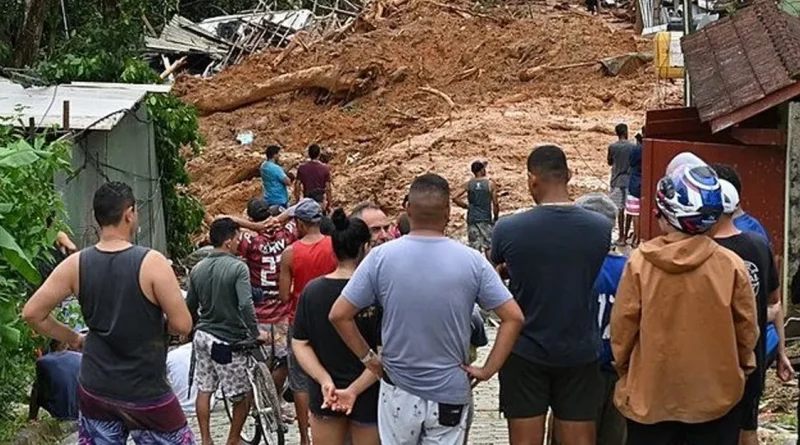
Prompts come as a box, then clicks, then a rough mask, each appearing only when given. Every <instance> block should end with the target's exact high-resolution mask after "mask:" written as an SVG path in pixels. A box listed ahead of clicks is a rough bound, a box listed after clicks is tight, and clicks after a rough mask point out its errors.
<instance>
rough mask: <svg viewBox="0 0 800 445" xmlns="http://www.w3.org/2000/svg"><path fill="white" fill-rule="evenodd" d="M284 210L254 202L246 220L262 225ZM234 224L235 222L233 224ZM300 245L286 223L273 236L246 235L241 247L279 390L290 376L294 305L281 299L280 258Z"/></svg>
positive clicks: (295, 232)
mask: <svg viewBox="0 0 800 445" xmlns="http://www.w3.org/2000/svg"><path fill="white" fill-rule="evenodd" d="M281 211H282V208H281V207H278V206H272V207H267V204H266V203H265V202H264V201H263V200H261V199H252V200H250V202H249V203H248V204H247V216H248V217H249V219H250V222H252V223H263V222H264V221H266V220H267V218H269V217H270V216H277V215H279V214H280V213H281ZM234 221H235V220H234ZM295 241H297V229H296V227H295V223H294V221H291V220H290V221H289V222H287V223H286V224H285V225H284V226H283V227H280V228H278V229H276V230H274V231H271V232H244V233H243V234H242V240H241V242H240V243H239V255H240V256H241V257H242V258H244V259H245V261H246V262H247V267H248V269H250V285H251V287H252V291H253V304H254V305H255V310H256V320H257V321H258V328H259V329H260V330H261V331H264V332H268V333H269V334H270V336H271V337H272V338H271V341H270V342H269V346H268V347H267V348H266V350H267V352H269V353H270V354H271V355H272V354H274V357H273V358H274V359H275V360H276V366H274V367H273V370H272V379H273V380H274V381H275V387H276V388H278V390H280V389H281V388H283V384H284V383H285V382H286V377H287V376H288V372H289V369H288V365H287V357H288V353H289V350H288V347H289V345H288V341H289V340H288V339H289V316H290V314H291V313H292V307H291V304H288V303H284V302H283V301H281V299H280V295H279V291H278V279H279V278H280V264H281V255H282V254H283V252H284V250H286V248H288V247H289V246H290V245H291V244H292V243H294V242H295Z"/></svg>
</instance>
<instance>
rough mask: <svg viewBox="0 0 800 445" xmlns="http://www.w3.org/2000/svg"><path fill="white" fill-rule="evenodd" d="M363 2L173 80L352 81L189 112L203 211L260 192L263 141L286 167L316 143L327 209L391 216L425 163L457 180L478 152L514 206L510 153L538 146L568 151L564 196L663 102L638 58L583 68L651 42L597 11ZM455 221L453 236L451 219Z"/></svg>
mask: <svg viewBox="0 0 800 445" xmlns="http://www.w3.org/2000/svg"><path fill="white" fill-rule="evenodd" d="M373 5H380V7H374V6H373V8H372V9H371V10H369V11H365V12H364V13H363V14H362V16H361V18H360V19H359V20H357V21H356V22H355V24H354V25H353V26H352V27H351V28H350V29H348V30H346V31H345V32H343V33H341V34H340V35H338V36H336V37H334V38H331V39H328V40H326V41H318V42H316V43H308V44H306V43H302V44H295V45H291V46H290V47H288V49H283V50H274V51H272V52H267V53H263V54H259V55H254V56H251V57H250V58H248V59H247V60H246V61H245V62H244V63H243V64H241V65H238V66H234V67H231V68H229V69H227V70H225V71H223V72H222V73H220V74H218V75H216V76H215V77H213V78H211V79H208V80H203V79H199V78H195V77H189V76H184V77H182V78H180V79H179V80H178V83H177V85H176V88H175V91H176V93H177V94H179V95H181V96H182V97H183V99H184V100H186V101H188V102H192V103H197V104H205V105H206V106H208V104H212V105H211V106H212V107H213V104H216V103H220V102H224V101H225V100H227V99H229V98H230V97H237V96H242V95H246V94H248V93H249V92H251V90H252V89H254V88H256V87H258V86H264V85H270V82H273V83H274V80H275V79H276V78H277V76H280V75H285V74H292V73H298V72H301V75H302V73H303V72H308V71H307V70H309V69H313V68H318V67H319V69H320V70H322V71H325V72H327V73H330V72H331V70H333V72H334V73H337V75H339V76H340V77H341V79H342V81H347V79H351V80H352V79H354V78H356V82H360V83H358V85H359V88H358V89H357V91H356V89H353V90H351V93H350V94H345V95H338V94H329V92H326V91H324V90H320V89H308V88H298V89H294V90H292V91H289V92H285V93H282V94H276V95H271V96H270V97H268V98H267V99H265V100H261V101H257V102H254V103H251V104H249V105H247V106H243V107H238V108H236V109H232V110H230V111H224V112H208V111H207V112H206V113H205V115H204V116H203V117H202V118H201V120H200V123H201V130H202V133H203V135H204V136H205V138H206V141H207V146H206V148H205V151H204V152H203V154H202V155H201V156H199V157H197V158H195V159H192V160H191V161H190V163H189V169H190V173H191V175H192V178H193V181H194V184H193V185H192V192H194V193H195V194H196V195H197V196H199V197H200V198H201V199H202V201H203V202H204V203H205V205H206V208H207V213H208V216H209V217H211V216H213V215H216V214H220V213H232V212H237V213H238V212H241V211H242V209H243V208H244V205H245V203H246V202H247V200H248V199H249V198H251V197H254V196H258V195H259V193H260V190H261V185H260V181H259V179H258V167H259V164H260V163H261V161H262V160H263V149H264V147H265V146H266V145H268V144H272V143H278V144H280V145H282V146H283V147H284V148H285V150H284V156H283V164H284V166H285V167H287V168H288V169H290V170H291V169H293V168H294V167H295V166H296V165H297V163H298V162H299V161H300V160H301V159H302V157H303V153H304V152H305V148H306V147H307V146H308V145H309V144H311V143H317V144H320V145H321V146H322V147H323V150H324V151H326V152H328V153H330V154H331V156H332V160H331V163H330V164H331V167H332V169H333V172H334V197H335V201H336V203H335V204H337V205H344V206H346V207H349V206H352V205H354V204H355V203H357V202H359V201H362V200H367V199H369V200H374V201H376V202H377V203H379V204H380V205H382V206H384V207H385V208H386V209H387V211H389V212H390V213H392V212H395V211H397V209H398V208H399V206H400V204H401V200H402V197H403V195H404V193H405V190H406V188H407V186H408V184H409V183H410V182H411V180H412V179H413V178H414V177H415V176H416V175H419V174H421V173H423V172H428V171H433V172H437V173H440V174H442V175H444V176H445V177H446V178H447V179H448V180H450V181H451V183H452V184H454V185H455V184H460V183H462V181H464V180H466V179H468V177H469V175H470V172H469V164H470V163H471V162H472V161H473V160H476V159H485V160H488V161H489V174H490V175H491V176H492V177H493V178H494V179H495V180H496V182H497V183H498V184H499V185H500V187H501V188H502V190H503V194H502V196H503V197H502V201H501V205H502V207H503V209H504V210H505V211H510V210H512V209H517V208H520V207H523V206H527V205H529V202H530V198H529V197H528V196H527V192H526V186H525V176H524V162H525V158H526V156H527V154H528V153H529V151H530V149H531V148H533V147H534V146H536V145H539V144H543V143H556V144H559V145H560V146H562V147H564V148H565V150H566V151H567V154H568V156H569V158H570V161H571V168H572V169H573V180H572V182H571V185H572V191H573V193H574V194H578V193H581V192H583V191H586V190H591V189H603V188H604V187H605V185H604V184H605V182H606V180H607V176H608V167H607V165H606V160H605V152H606V147H607V145H608V144H609V143H610V142H611V141H613V139H614V136H613V127H614V125H615V124H616V123H618V122H627V123H629V124H630V125H631V127H632V128H633V129H636V128H639V126H640V125H641V123H642V121H643V120H644V111H645V110H646V109H647V108H652V107H657V106H659V105H663V104H664V103H669V102H670V99H672V101H673V102H674V98H672V97H671V95H670V94H666V93H665V91H669V89H666V90H665V89H664V87H663V86H659V85H657V83H656V79H655V76H654V73H653V69H652V63H647V62H640V61H638V59H637V60H633V61H632V63H629V64H627V65H626V66H625V67H624V69H623V70H622V71H621V72H620V73H619V74H618V75H616V76H610V75H608V74H607V73H606V72H605V70H604V69H603V66H602V65H601V64H600V63H597V61H599V60H600V59H604V58H608V57H612V56H618V55H623V54H628V53H634V52H651V51H652V42H651V41H649V40H644V39H642V38H641V37H637V36H635V34H634V33H633V31H632V30H630V28H629V27H628V26H627V25H625V24H622V23H617V22H614V21H613V19H612V18H611V16H610V15H600V16H589V15H588V14H586V13H584V12H583V11H581V10H580V8H579V7H578V6H577V5H572V6H570V5H564V4H562V5H556V4H554V3H553V4H551V5H545V4H538V5H537V6H531V5H528V6H524V7H518V8H511V7H504V8H496V9H476V7H474V6H473V5H472V4H471V3H468V2H459V1H456V2H452V1H451V2H449V3H448V4H444V3H438V2H434V1H424V0H411V1H402V0H400V1H398V0H395V1H394V2H383V3H381V2H379V3H374V4H373ZM309 41H310V39H309ZM304 70H306V71H304ZM312 71H313V70H312ZM358 76H361V77H360V78H357V77H358ZM289 77H290V78H292V76H289ZM292 79H293V78H292ZM334 80H335V79H334ZM300 81H302V79H300ZM328 81H330V79H328ZM334 83H335V82H334ZM289 89H291V87H290V88H289ZM353 91H355V92H353ZM246 131H252V132H253V133H254V135H255V140H254V143H253V144H252V145H250V146H243V145H239V143H238V142H237V141H236V136H237V135H238V134H239V133H242V132H246ZM459 215H460V214H459V213H456V214H455V217H454V218H453V226H454V227H453V228H454V229H455V230H456V231H460V229H462V227H463V222H462V220H463V218H460V217H459Z"/></svg>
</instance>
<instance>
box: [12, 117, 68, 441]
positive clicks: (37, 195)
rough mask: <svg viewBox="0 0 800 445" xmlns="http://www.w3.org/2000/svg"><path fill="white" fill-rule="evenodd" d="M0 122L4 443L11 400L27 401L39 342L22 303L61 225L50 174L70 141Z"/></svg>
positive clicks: (64, 165)
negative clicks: (27, 133) (30, 136)
mask: <svg viewBox="0 0 800 445" xmlns="http://www.w3.org/2000/svg"><path fill="white" fill-rule="evenodd" d="M7 124H8V122H3V123H2V125H0V363H2V364H3V365H2V366H0V443H7V441H8V439H9V437H10V435H11V434H13V431H14V429H15V427H17V426H18V424H19V419H18V417H17V416H16V415H15V414H16V413H15V411H14V409H13V406H14V404H19V403H27V398H26V396H27V391H28V390H29V387H30V386H29V384H28V383H30V381H31V379H32V376H33V359H34V358H35V356H34V351H35V350H36V349H37V348H38V347H40V346H41V339H37V338H35V337H34V336H33V335H32V333H31V332H30V331H29V330H28V328H27V326H26V325H25V324H24V323H22V321H21V320H20V317H19V313H20V310H21V307H22V305H23V304H24V303H25V301H26V300H27V297H28V295H29V294H30V292H31V290H32V289H33V287H34V286H36V285H37V284H39V282H40V281H41V276H40V275H39V271H38V269H37V267H36V265H37V264H38V263H40V262H44V261H49V260H52V256H51V254H50V253H49V252H48V249H49V247H50V246H52V245H53V243H54V242H55V239H56V235H57V233H58V231H59V230H66V228H65V227H64V226H63V224H61V223H60V221H63V220H64V206H63V203H62V202H61V199H60V197H59V195H58V193H57V192H56V190H55V188H54V187H53V175H54V174H55V173H57V172H60V171H66V170H68V169H69V150H70V147H69V144H67V143H66V142H53V143H47V142H46V141H47V135H40V136H38V137H36V139H35V140H34V141H33V143H30V142H29V141H27V140H26V139H24V137H23V135H22V134H21V133H19V132H18V131H16V130H14V129H13V128H12V127H10V126H8V125H7Z"/></svg>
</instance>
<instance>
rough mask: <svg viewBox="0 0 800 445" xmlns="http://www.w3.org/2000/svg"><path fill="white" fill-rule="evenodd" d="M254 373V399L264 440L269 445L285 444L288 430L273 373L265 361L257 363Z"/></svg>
mask: <svg viewBox="0 0 800 445" xmlns="http://www.w3.org/2000/svg"><path fill="white" fill-rule="evenodd" d="M252 373H253V401H254V406H255V409H256V412H257V414H258V418H259V422H258V426H259V427H260V429H261V433H262V438H263V442H264V443H265V444H267V445H284V441H285V437H284V436H285V434H286V432H285V431H284V427H283V422H282V421H281V404H280V400H279V399H278V391H276V390H275V382H274V381H273V380H272V375H271V374H270V372H269V369H268V368H267V365H265V364H263V363H256V364H255V366H253V370H252Z"/></svg>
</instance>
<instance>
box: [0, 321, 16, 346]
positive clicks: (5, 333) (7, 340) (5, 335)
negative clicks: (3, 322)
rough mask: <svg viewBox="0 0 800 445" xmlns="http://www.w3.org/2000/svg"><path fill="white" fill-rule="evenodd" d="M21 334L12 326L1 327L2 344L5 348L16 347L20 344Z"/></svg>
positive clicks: (0, 339)
mask: <svg viewBox="0 0 800 445" xmlns="http://www.w3.org/2000/svg"><path fill="white" fill-rule="evenodd" d="M19 338H20V332H19V329H17V328H12V327H11V326H0V344H1V345H3V346H16V345H18V344H19Z"/></svg>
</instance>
